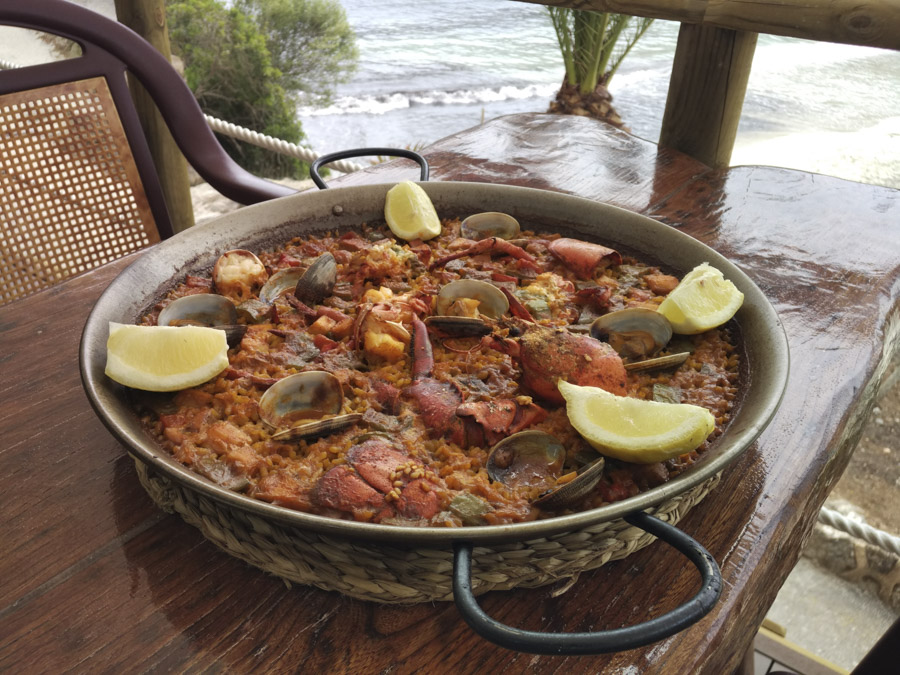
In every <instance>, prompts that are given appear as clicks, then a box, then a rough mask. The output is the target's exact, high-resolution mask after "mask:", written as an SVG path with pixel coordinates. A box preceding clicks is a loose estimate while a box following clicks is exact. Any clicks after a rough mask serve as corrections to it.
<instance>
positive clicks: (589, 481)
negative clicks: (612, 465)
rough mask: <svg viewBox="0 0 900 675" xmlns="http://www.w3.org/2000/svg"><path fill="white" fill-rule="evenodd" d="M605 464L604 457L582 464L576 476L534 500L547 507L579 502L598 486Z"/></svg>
mask: <svg viewBox="0 0 900 675" xmlns="http://www.w3.org/2000/svg"><path fill="white" fill-rule="evenodd" d="M605 466H606V460H604V459H603V458H602V457H599V458H597V459H595V460H594V461H593V462H591V463H590V464H586V465H584V466H582V467H581V468H580V469H578V472H577V475H576V476H575V478H573V479H572V480H570V481H569V482H568V483H563V484H562V485H560V486H558V487H554V488H553V489H551V490H549V491H548V492H545V493H544V494H542V495H541V496H540V497H538V498H537V499H535V500H534V503H535V505H536V506H541V507H543V508H545V509H564V508H567V507H569V506H572V505H574V504H577V503H578V502H580V501H581V500H582V499H584V498H585V497H587V496H588V495H589V494H590V493H591V491H592V490H593V489H594V488H595V487H597V483H599V482H600V479H601V478H602V477H603V469H604V467H605Z"/></svg>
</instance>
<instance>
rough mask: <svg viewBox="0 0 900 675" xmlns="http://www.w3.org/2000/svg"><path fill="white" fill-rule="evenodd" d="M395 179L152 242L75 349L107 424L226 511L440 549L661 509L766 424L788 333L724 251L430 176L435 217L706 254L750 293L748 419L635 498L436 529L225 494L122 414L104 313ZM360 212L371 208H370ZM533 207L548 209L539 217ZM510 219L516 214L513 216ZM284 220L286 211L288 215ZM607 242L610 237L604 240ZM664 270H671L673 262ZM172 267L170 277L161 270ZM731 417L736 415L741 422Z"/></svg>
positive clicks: (602, 206) (540, 196)
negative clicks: (495, 218) (470, 207)
mask: <svg viewBox="0 0 900 675" xmlns="http://www.w3.org/2000/svg"><path fill="white" fill-rule="evenodd" d="M392 186H393V183H379V184H370V185H362V186H352V187H343V188H331V189H328V190H323V191H319V192H305V193H299V194H297V195H292V196H289V197H282V198H280V199H277V200H272V201H269V202H263V203H261V204H256V205H253V206H249V207H245V208H242V209H239V210H238V211H235V212H233V213H230V214H226V215H223V216H220V217H218V218H215V219H213V220H211V221H208V222H207V223H204V224H202V225H199V226H195V227H194V228H191V229H190V230H186V231H185V232H183V233H181V234H179V235H176V236H175V237H172V238H170V239H168V240H166V241H163V242H161V243H160V244H157V245H155V246H153V247H152V248H151V249H149V250H148V251H146V252H145V253H144V254H143V255H141V257H140V258H138V259H137V260H136V261H134V262H133V263H131V264H130V265H129V266H128V267H127V268H126V269H125V270H123V271H122V272H121V273H120V274H119V275H118V276H117V277H116V278H115V279H114V280H113V281H112V282H111V283H110V285H109V286H108V287H107V288H106V289H105V290H104V292H103V293H102V294H101V296H100V298H99V299H98V300H97V302H96V303H95V305H94V307H93V308H92V310H91V312H90V314H89V316H88V318H87V320H86V322H85V326H84V330H83V332H82V339H81V344H80V348H79V365H80V371H81V377H82V383H83V387H84V389H85V392H86V394H87V396H88V399H89V401H90V404H91V406H92V407H93V409H94V411H95V412H96V414H97V415H98V417H99V418H100V419H101V421H102V422H103V424H104V425H105V426H106V427H107V429H109V431H110V432H111V433H112V434H113V436H114V437H116V439H117V440H118V441H119V442H120V443H122V444H123V445H124V446H125V448H126V450H127V451H128V452H129V453H130V454H132V455H133V456H135V457H136V458H137V459H139V460H140V461H143V462H144V463H146V464H149V465H150V466H151V467H153V468H154V469H156V470H157V471H159V472H161V473H162V474H164V475H165V476H166V477H167V478H170V479H172V480H175V481H176V482H178V483H179V484H180V485H182V486H184V487H185V488H188V489H192V490H195V491H197V492H199V493H200V494H202V495H204V496H206V497H209V498H211V499H213V500H214V501H216V502H218V503H221V504H224V505H227V506H229V507H232V508H236V509H239V510H241V511H243V512H246V513H250V514H253V515H256V516H259V517H262V518H264V519H267V520H273V521H276V522H277V523H279V524H280V525H287V526H292V527H298V528H301V529H304V530H310V531H315V532H317V533H320V534H325V535H331V536H342V537H349V538H353V539H356V540H360V541H376V542H381V543H394V544H414V545H416V546H437V547H443V546H446V545H447V544H449V543H452V542H454V541H460V540H464V541H471V542H478V543H504V542H513V541H516V542H522V541H529V540H534V539H540V538H545V537H548V536H552V535H555V534H559V533H563V532H572V531H576V530H581V529H584V528H586V527H590V526H592V525H597V524H600V523H604V522H607V521H610V520H617V519H619V518H621V517H623V516H625V515H627V514H629V513H632V512H634V511H637V510H644V509H648V508H652V507H655V506H658V505H660V504H662V503H664V502H666V501H667V500H669V499H671V498H673V497H675V496H678V495H680V494H682V493H684V492H686V491H688V490H690V489H691V488H694V487H696V486H697V485H700V484H701V483H703V482H704V481H706V480H707V479H709V478H711V477H712V476H713V475H715V474H716V473H718V472H719V471H721V470H723V469H724V468H725V467H726V466H727V465H729V464H730V463H731V462H732V461H734V460H735V459H736V458H737V457H738V456H739V455H740V454H742V453H743V452H744V451H746V450H747V449H748V448H749V447H750V446H751V445H752V444H753V442H754V441H755V440H756V439H757V438H758V436H759V435H760V434H761V433H762V431H763V430H764V429H765V427H766V426H767V425H768V423H769V422H770V421H771V419H772V417H773V416H774V414H775V412H776V410H777V409H778V406H779V404H780V402H781V399H782V396H783V394H784V390H785V388H786V385H787V378H788V370H789V355H788V346H787V337H786V335H785V332H784V327H783V325H782V323H781V321H780V320H779V318H778V316H777V314H776V312H775V310H774V308H773V307H772V305H771V303H770V302H769V301H768V299H767V298H766V297H765V295H764V294H763V293H762V291H761V290H760V289H759V287H758V286H757V285H756V284H755V283H754V282H753V281H752V280H751V279H750V277H749V276H748V275H747V274H746V273H744V272H743V271H742V270H741V269H740V268H739V267H737V266H736V265H735V264H734V263H732V262H731V261H729V260H728V259H727V258H725V257H724V256H722V255H720V254H719V253H717V252H716V251H715V250H714V249H712V248H710V247H708V246H707V245H706V244H703V243H702V242H700V241H698V240H696V239H694V238H693V237H690V236H689V235H687V234H685V233H684V232H680V231H678V230H677V229H675V228H673V227H671V226H669V225H665V224H663V223H660V222H658V221H655V220H653V219H652V218H649V217H647V216H644V215H641V214H638V213H635V212H633V211H629V210H627V209H623V208H621V207H617V206H614V205H611V204H606V203H603V202H597V201H593V200H589V199H585V198H582V197H577V196H574V195H569V194H565V193H558V192H550V191H546V190H540V189H536V188H527V187H520V186H510V185H496V184H490V183H469V182H456V181H452V182H451V181H447V182H427V183H421V186H422V187H423V188H424V189H425V190H426V192H428V193H429V195H430V196H431V197H432V200H433V201H434V202H435V205H436V207H437V209H438V212H439V213H442V209H443V210H444V211H446V210H447V209H448V208H449V205H450V204H454V205H458V204H477V203H493V202H496V201H497V200H498V199H499V200H501V201H508V202H509V203H510V204H512V205H515V208H518V210H519V211H521V212H523V213H524V212H529V213H530V214H533V215H535V217H539V218H541V219H542V220H544V219H546V218H550V219H551V220H552V219H555V218H558V215H557V216H556V217H555V216H554V215H553V214H568V213H573V212H574V213H577V214H582V216H581V218H580V221H579V222H578V223H575V222H574V221H571V220H568V219H567V217H564V218H561V220H562V221H565V222H569V223H570V225H571V226H572V227H571V232H572V233H580V234H582V235H585V234H592V233H586V232H585V228H588V227H594V228H599V230H598V232H597V233H596V235H594V236H593V238H594V239H595V240H600V241H604V239H603V234H604V233H605V232H607V231H609V229H610V227H611V225H610V224H609V223H606V222H599V221H603V220H604V219H606V218H608V219H609V220H610V221H613V226H614V227H615V228H618V229H619V231H620V232H622V233H626V235H627V236H626V238H627V239H628V241H626V242H622V241H612V243H613V244H619V245H623V244H624V246H623V248H627V249H629V250H631V249H636V250H637V252H638V253H640V254H646V255H647V256H648V258H653V259H657V260H658V259H660V255H659V251H658V250H642V246H641V244H642V243H643V244H644V245H650V248H651V249H652V248H653V247H654V246H658V245H660V244H664V245H669V244H671V243H672V242H675V243H677V244H678V245H679V246H680V247H682V248H680V249H679V251H680V253H678V254H677V255H680V256H682V260H684V261H685V262H689V260H690V259H691V258H693V259H694V260H696V261H697V262H696V263H695V264H699V262H702V261H703V260H706V261H707V262H710V263H711V264H713V265H714V266H716V267H718V268H719V269H721V270H722V271H723V272H724V273H725V276H726V277H727V278H729V279H731V280H732V281H733V282H734V283H735V284H736V285H737V286H738V288H739V289H740V290H741V291H742V292H744V295H745V303H744V306H743V307H742V308H741V310H740V311H739V312H738V315H737V317H736V319H737V321H738V324H739V325H740V326H741V330H742V332H744V340H745V341H746V340H748V339H751V338H752V339H753V340H759V341H760V344H759V345H758V346H755V347H754V349H755V350H756V351H762V352H765V355H766V359H767V360H766V361H765V362H764V363H763V364H762V365H764V367H762V369H761V370H760V369H754V368H753V366H754V364H753V363H751V364H750V368H751V370H750V377H749V381H748V382H747V383H746V385H747V387H749V388H750V396H751V402H752V411H750V412H753V415H752V419H743V418H742V415H743V414H744V407H745V406H746V405H747V401H745V402H744V403H743V404H742V406H741V408H740V409H739V410H738V413H737V415H736V416H735V419H733V420H732V421H731V422H730V423H729V426H728V427H727V428H726V430H725V432H724V433H723V434H722V436H721V437H720V438H719V439H717V441H716V444H715V445H714V446H713V448H711V450H710V451H709V453H707V454H706V455H704V459H703V460H702V461H700V462H698V463H697V464H695V465H694V466H692V467H691V468H690V470H688V471H686V472H685V473H684V474H682V475H680V476H678V477H676V478H675V479H673V480H672V481H670V482H668V483H664V484H662V485H660V486H657V487H655V488H652V489H650V490H648V491H646V492H643V493H640V494H638V495H636V496H635V497H631V498H629V499H626V500H623V501H620V502H614V503H612V504H608V505H605V506H602V507H598V508H596V509H592V510H589V511H584V512H580V513H575V514H567V515H561V516H555V517H552V518H547V519H542V520H538V521H530V522H524V523H512V524H508V525H490V526H479V527H459V528H436V527H407V526H398V525H384V524H373V523H359V522H355V521H347V520H338V519H334V518H329V517H326V516H319V515H315V514H309V513H305V512H301V511H295V510H291V509H288V508H286V507H281V506H276V505H274V504H269V503H267V502H262V501H260V500H256V499H253V498H251V497H247V496H245V495H242V494H238V493H234V492H231V491H229V490H227V489H225V488H222V487H220V486H218V485H216V484H214V483H212V482H211V481H208V480H207V479H205V478H203V477H202V476H199V475H198V474H194V473H193V472H191V471H190V470H189V469H187V468H186V467H184V466H182V465H180V464H178V463H177V462H176V461H175V460H174V459H173V458H171V457H168V456H167V455H166V453H165V451H164V450H163V449H162V448H160V447H157V446H156V444H155V441H153V439H151V438H150V437H149V435H148V434H146V433H145V432H143V430H141V429H140V428H139V421H138V420H137V419H136V415H134V413H131V419H129V418H128V415H127V412H126V409H127V406H125V404H124V403H123V401H122V397H121V396H118V395H117V392H118V391H120V389H121V388H120V386H119V385H115V384H114V383H111V382H110V381H109V380H107V379H106V378H105V376H104V375H103V369H104V364H105V346H106V331H107V330H108V329H107V325H108V321H110V320H116V321H123V320H128V318H129V316H130V317H131V319H130V320H131V321H133V320H134V319H135V318H136V317H137V316H138V313H139V312H140V311H141V309H145V308H146V306H143V307H142V304H144V305H145V304H146V303H148V302H149V301H152V300H153V298H156V297H159V295H160V293H161V292H162V289H163V288H165V286H166V284H167V283H169V282H171V280H172V279H173V278H174V277H175V275H176V274H180V275H181V276H182V277H183V274H184V270H183V269H182V267H183V265H184V264H187V265H191V264H193V265H194V266H195V267H196V268H198V269H199V268H203V267H205V265H204V263H203V261H204V260H206V259H208V258H210V257H212V256H214V255H217V253H216V251H219V252H221V251H222V250H226V249H227V248H229V247H230V248H237V247H239V246H237V245H229V244H227V243H223V242H232V243H233V242H234V239H235V237H237V238H239V239H240V237H242V236H243V237H244V239H240V240H241V241H249V240H259V241H263V240H265V239H267V238H268V239H271V241H272V242H273V243H274V242H275V241H276V240H279V238H280V237H282V235H283V234H284V233H285V232H287V231H290V230H292V229H296V228H304V229H302V231H313V228H312V227H310V226H307V225H305V223H308V222H310V221H312V220H316V221H323V222H324V223H325V225H324V226H323V227H322V228H321V229H333V228H334V227H335V226H337V223H340V222H342V221H347V226H349V225H350V223H349V221H351V220H353V219H354V218H358V217H360V215H362V214H364V213H365V212H366V209H365V208H363V207H362V205H363V204H366V205H369V204H370V203H371V204H374V205H376V206H377V204H378V203H379V199H380V204H382V205H383V203H384V202H383V197H384V194H385V193H386V192H387V190H388V189H389V188H390V187H392ZM536 206H537V207H536ZM366 208H368V212H369V213H371V212H372V209H374V208H375V206H367V207H366ZM457 208H458V207H457ZM475 208H477V206H476V207H475ZM529 209H530V211H529ZM450 210H452V209H450ZM485 210H487V209H485ZM491 210H501V209H491ZM540 213H546V214H549V215H547V216H538V215H537V214H540ZM273 214H275V215H279V214H280V215H281V222H278V223H276V222H275V221H277V220H279V219H278V218H274V219H272V215H273ZM512 215H514V216H515V215H516V213H512ZM286 216H290V217H289V218H288V219H287V220H285V217H286ZM594 216H596V217H597V218H598V222H593V224H590V223H585V222H583V221H585V220H588V219H589V217H594ZM267 218H268V219H271V220H270V222H269V223H268V224H267V225H266V226H265V227H264V228H262V229H259V228H258V226H257V223H258V221H259V220H260V219H262V220H265V219H267ZM370 218H371V216H370ZM358 222H362V221H358ZM328 223H331V224H328ZM548 229H549V228H548ZM557 231H558V226H557ZM248 237H249V240H248V239H247V238H248ZM287 238H289V237H283V238H281V239H280V240H281V241H285V240H286V239H287ZM605 241H607V242H610V240H609V239H606V240H605ZM220 244H221V245H220ZM651 244H652V245H651ZM240 247H245V246H243V245H241V246H240ZM685 251H687V253H685ZM672 255H673V254H671V253H665V252H664V253H663V256H662V258H663V261H664V262H665V260H666V258H668V259H671V258H672ZM701 258H702V260H701ZM669 266H670V267H673V265H671V264H669ZM688 269H690V268H688ZM167 271H171V272H172V273H171V274H170V275H169V276H168V277H165V276H164V275H165V273H166V272H167ZM682 271H687V270H686V269H684V270H682ZM155 280H156V281H157V285H156V287H155V289H154V292H153V293H152V294H148V295H147V297H145V298H132V299H131V300H130V301H127V302H125V303H124V304H123V298H122V296H123V295H126V296H127V292H128V291H129V290H130V288H129V285H136V286H137V287H141V286H142V285H143V286H146V285H148V284H151V285H152V283H153V282H154V281H155ZM129 303H130V304H129ZM754 344H755V343H754ZM753 358H754V359H758V358H759V355H758V354H754V355H753ZM123 413H124V414H123ZM747 414H748V415H749V414H750V413H749V412H748V413H747ZM737 422H740V423H739V424H736V423H737ZM707 455H709V456H708V457H707Z"/></svg>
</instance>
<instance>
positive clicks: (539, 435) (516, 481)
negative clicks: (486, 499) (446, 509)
mask: <svg viewBox="0 0 900 675" xmlns="http://www.w3.org/2000/svg"><path fill="white" fill-rule="evenodd" d="M565 459H566V449H565V448H564V447H563V445H562V443H560V442H559V441H558V440H557V439H556V437H554V436H551V435H550V434H548V433H546V432H544V431H537V430H533V429H531V430H528V431H520V432H519V433H517V434H513V435H511V436H507V437H506V438H504V439H503V440H501V441H500V442H499V443H497V444H496V445H494V447H493V448H491V452H490V454H489V455H488V458H487V464H486V465H485V468H486V469H487V473H488V476H490V478H491V480H494V481H499V482H501V483H503V484H504V485H508V486H510V487H520V486H526V487H536V486H545V485H546V486H549V485H550V484H552V483H555V482H556V479H557V478H558V477H559V475H560V473H561V472H562V467H563V462H564V461H565Z"/></svg>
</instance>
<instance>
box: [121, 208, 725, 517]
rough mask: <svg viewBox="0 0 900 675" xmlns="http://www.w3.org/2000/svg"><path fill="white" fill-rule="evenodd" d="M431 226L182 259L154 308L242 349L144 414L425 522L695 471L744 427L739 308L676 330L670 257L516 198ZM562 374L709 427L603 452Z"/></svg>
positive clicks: (162, 435)
mask: <svg viewBox="0 0 900 675" xmlns="http://www.w3.org/2000/svg"><path fill="white" fill-rule="evenodd" d="M429 236H430V238H428V239H427V240H426V239H423V238H419V237H413V238H409V239H406V238H401V237H398V236H396V234H395V232H394V231H393V230H392V228H391V227H390V226H389V224H388V223H370V224H368V225H365V226H362V227H359V228H354V229H353V230H352V231H324V232H316V233H311V234H305V235H303V236H299V237H296V238H294V239H291V240H290V241H287V242H285V243H284V244H283V245H281V246H278V247H275V248H270V249H268V250H260V251H248V250H242V249H241V250H231V251H227V252H225V253H224V254H223V255H222V256H221V257H220V258H219V260H218V262H217V263H216V264H215V266H214V267H213V268H212V269H209V270H207V271H206V273H205V274H190V275H187V276H185V278H184V279H183V280H181V281H180V282H179V283H178V284H177V285H176V286H175V287H174V288H172V290H171V291H169V292H168V293H167V294H166V295H165V297H163V298H161V299H160V300H159V301H158V302H157V303H156V304H155V305H154V306H153V307H152V308H150V309H149V310H148V311H147V312H146V313H145V314H144V315H143V316H142V318H141V320H140V324H141V325H144V326H157V325H158V326H163V325H167V326H181V325H192V324H202V325H207V326H215V327H216V328H217V329H220V330H222V331H224V333H225V335H226V336H227V341H228V342H227V345H228V346H227V365H225V367H224V369H222V370H221V372H219V373H218V374H217V375H215V376H214V377H212V378H211V379H209V380H208V381H205V382H203V383H201V384H198V385H197V386H192V387H188V388H185V389H181V390H179V391H175V392H167V393H158V392H153V393H151V392H141V391H137V390H134V391H132V392H131V394H132V402H133V405H134V406H135V407H136V409H137V410H138V411H139V413H140V416H141V420H142V424H143V425H144V426H145V428H146V429H147V430H148V431H149V432H150V433H151V434H152V435H153V436H154V437H155V438H156V439H157V441H158V443H159V444H160V446H162V447H163V448H164V449H165V450H166V451H167V452H169V453H171V455H172V456H173V457H174V458H175V460H177V461H178V462H180V463H181V464H183V465H185V466H186V467H188V468H189V469H190V470H192V471H194V472H196V473H198V474H200V475H202V476H204V477H206V478H207V479H208V480H210V481H212V482H213V483H215V484H217V485H219V486H222V487H224V488H227V489H229V490H234V491H237V492H240V493H243V494H245V495H247V496H249V497H253V498H255V499H259V500H263V501H265V502H269V503H272V504H275V505H278V506H282V507H286V508H288V509H295V510H299V511H304V512H308V513H314V514H319V515H324V516H330V517H334V518H342V519H349V520H355V521H363V522H375V523H385V524H395V525H409V526H413V527H422V526H432V527H458V526H478V525H495V524H505V523H516V522H523V521H529V520H535V519H541V518H548V517H553V516H555V515H559V514H562V513H571V512H577V511H585V510H588V509H592V508H596V507H599V506H603V505H605V504H609V503H611V502H615V501H619V500H622V499H625V498H628V497H631V496H634V495H637V494H639V493H641V492H644V491H647V490H650V489H652V488H654V487H656V486H658V485H661V484H663V483H665V482H667V481H669V480H671V479H672V478H674V477H675V476H677V475H679V474H680V473H682V472H684V471H685V470H687V469H689V467H690V466H691V465H692V464H693V463H695V462H696V461H697V460H698V459H699V458H700V457H701V456H702V455H703V453H704V452H706V450H707V449H708V448H709V446H710V444H711V443H713V442H715V439H716V438H717V437H718V436H719V435H721V434H722V432H723V431H724V429H725V428H726V426H727V424H728V422H729V420H730V419H731V416H732V414H733V412H734V406H735V401H736V400H737V396H738V392H739V387H740V372H741V371H740V349H739V340H738V337H739V336H738V334H737V330H736V327H735V326H734V325H733V322H726V323H724V324H723V325H719V326H716V327H713V328H710V329H708V330H703V331H700V332H695V331H683V332H685V333H686V332H690V333H691V334H681V333H679V332H678V331H677V330H673V325H672V322H671V321H669V320H668V319H667V318H666V316H665V313H664V312H660V311H659V309H660V306H661V305H662V304H663V303H664V302H665V301H666V298H667V297H668V296H669V295H670V294H671V293H672V292H673V291H674V290H675V289H676V288H677V287H678V285H679V283H680V282H681V281H682V279H679V278H678V277H677V276H675V275H673V274H671V271H670V270H662V269H660V268H659V267H657V266H654V265H653V264H651V263H649V262H647V261H642V260H639V259H636V258H634V257H631V256H629V255H627V254H625V253H622V252H619V251H616V250H615V249H614V248H613V247H612V244H611V245H610V246H606V245H603V244H602V243H597V242H587V241H582V240H577V239H572V238H568V237H565V236H561V235H559V234H547V233H542V232H541V230H540V228H539V227H535V228H534V229H527V230H526V229H521V228H520V227H519V225H518V223H517V222H515V219H513V218H511V217H509V216H506V215H504V214H498V213H485V214H474V215H473V216H470V217H467V218H463V219H458V218H445V219H443V220H440V225H439V227H438V228H437V231H436V234H434V235H429ZM676 328H677V326H676ZM560 382H562V383H564V385H563V386H562V387H561V385H560ZM565 383H568V384H569V385H574V386H575V387H586V388H591V389H598V390H601V391H604V392H607V393H609V394H612V395H615V396H616V397H625V398H628V399H637V400H644V401H654V402H657V403H660V404H663V405H679V406H683V405H691V406H698V407H700V408H703V409H704V410H705V411H708V414H709V418H710V426H709V427H708V429H707V432H708V433H704V434H703V437H702V438H700V439H699V440H698V441H697V442H696V443H692V445H691V447H690V449H681V450H678V451H676V452H674V453H669V454H668V456H665V458H660V457H659V456H658V455H653V454H652V453H651V454H642V453H640V452H637V453H633V454H630V455H629V454H627V453H625V454H623V453H616V452H613V451H612V450H610V451H608V452H607V451H604V449H603V448H602V447H600V448H599V450H598V447H596V444H592V443H591V442H589V439H588V438H586V436H585V435H584V434H583V433H580V431H579V430H578V429H577V428H576V427H577V424H573V419H572V416H571V410H570V409H569V408H570V407H571V406H570V405H567V402H566V397H565V396H564V395H563V394H564V391H565ZM561 389H562V391H561ZM582 431H583V430H582Z"/></svg>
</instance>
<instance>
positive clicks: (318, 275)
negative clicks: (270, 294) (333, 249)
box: [294, 253, 337, 305]
mask: <svg viewBox="0 0 900 675" xmlns="http://www.w3.org/2000/svg"><path fill="white" fill-rule="evenodd" d="M336 283H337V261H336V260H335V259H334V256H333V255H331V254H330V253H323V254H322V255H320V256H319V257H318V258H316V260H315V262H314V263H313V264H312V265H310V266H309V267H308V268H307V269H306V271H305V272H304V273H303V275H302V276H301V277H300V279H299V280H298V281H297V285H296V287H295V288H294V296H295V297H296V298H297V299H298V300H300V301H301V302H305V303H306V304H308V305H318V304H320V303H321V302H322V301H323V300H324V299H325V298H327V297H328V296H329V295H331V293H332V291H333V290H334V285H335V284H336Z"/></svg>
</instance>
